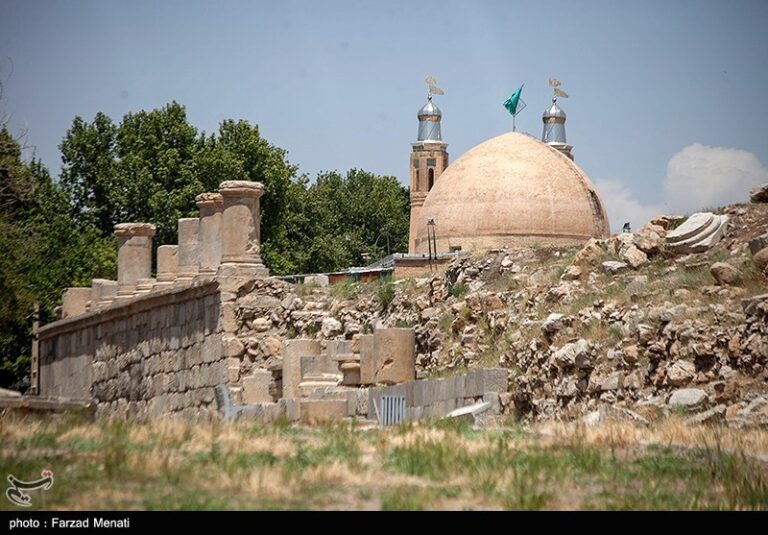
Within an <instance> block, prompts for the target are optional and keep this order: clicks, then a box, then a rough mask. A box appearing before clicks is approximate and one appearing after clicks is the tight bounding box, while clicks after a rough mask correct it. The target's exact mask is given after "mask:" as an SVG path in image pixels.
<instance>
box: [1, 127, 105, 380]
mask: <svg viewBox="0 0 768 535" xmlns="http://www.w3.org/2000/svg"><path fill="white" fill-rule="evenodd" d="M68 202H69V199H68V197H67V194H66V192H65V191H63V190H62V188H60V187H59V186H58V185H57V184H56V183H54V182H53V180H51V177H50V175H49V173H48V172H47V170H46V169H45V168H44V167H43V166H42V164H41V163H40V162H39V161H34V160H33V161H32V162H30V163H29V164H27V163H24V162H23V161H22V159H21V150H20V148H19V145H18V143H17V142H16V141H15V140H14V139H13V138H12V137H11V135H10V134H9V133H8V131H7V130H5V129H2V130H0V206H1V207H2V210H0V251H2V252H3V254H2V255H0V385H4V386H15V387H22V388H23V387H24V386H25V385H24V384H23V382H21V379H22V378H23V377H24V375H25V374H26V373H28V365H29V356H30V350H31V341H32V340H31V330H30V327H31V324H30V321H29V315H30V313H31V312H32V311H33V309H34V305H35V303H39V304H40V305H41V313H42V319H43V320H44V321H45V320H50V319H52V318H53V309H54V307H55V306H56V305H57V304H58V303H59V302H60V297H61V292H62V290H63V289H64V288H66V287H68V286H78V285H89V284H90V280H91V278H93V277H110V278H113V277H114V275H115V256H116V252H115V244H114V241H113V240H112V239H111V238H109V239H105V238H102V237H101V236H100V234H99V232H98V230H97V229H96V228H95V227H93V226H91V225H90V224H89V223H78V222H77V221H75V220H74V219H72V218H71V217H70V215H69V213H68V212H67V211H66V210H63V209H62V207H66V206H67V204H68Z"/></svg>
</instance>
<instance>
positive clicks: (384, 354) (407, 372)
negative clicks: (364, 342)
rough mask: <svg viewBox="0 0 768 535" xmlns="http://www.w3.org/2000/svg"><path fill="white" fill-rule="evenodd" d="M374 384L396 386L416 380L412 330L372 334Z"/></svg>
mask: <svg viewBox="0 0 768 535" xmlns="http://www.w3.org/2000/svg"><path fill="white" fill-rule="evenodd" d="M373 336H374V353H375V361H374V382H375V383H385V384H397V383H403V382H406V381H413V380H414V379H415V378H416V336H415V333H414V330H413V329H401V328H390V329H378V330H376V331H375V332H374V334H373Z"/></svg>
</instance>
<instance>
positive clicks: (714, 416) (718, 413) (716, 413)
mask: <svg viewBox="0 0 768 535" xmlns="http://www.w3.org/2000/svg"><path fill="white" fill-rule="evenodd" d="M726 410H727V407H726V406H725V405H722V404H720V405H717V406H715V407H712V408H711V409H709V410H706V411H704V412H700V413H699V414H694V415H693V416H691V417H690V418H688V419H687V420H686V421H685V423H687V424H688V425H701V424H713V423H718V422H722V421H724V420H725V412H726Z"/></svg>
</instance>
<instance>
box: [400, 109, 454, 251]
mask: <svg viewBox="0 0 768 535" xmlns="http://www.w3.org/2000/svg"><path fill="white" fill-rule="evenodd" d="M418 117H419V135H418V137H417V141H416V143H412V144H411V145H412V146H413V151H412V152H411V165H410V169H411V184H410V189H411V226H410V231H409V233H408V252H409V253H415V252H416V233H417V231H418V229H419V226H423V225H426V224H427V222H426V220H424V221H422V218H421V207H422V206H423V205H424V200H425V199H426V198H427V194H428V193H429V190H431V189H432V187H433V186H434V185H435V183H436V182H437V179H438V178H439V177H440V175H441V174H442V172H443V171H445V168H446V167H448V151H447V150H446V149H447V148H448V144H447V143H443V139H442V136H441V134H440V119H442V114H441V113H440V110H439V109H438V107H437V106H435V104H434V103H433V102H432V95H431V94H430V95H429V96H428V97H427V103H426V104H424V106H423V107H422V108H421V109H420V110H419V114H418Z"/></svg>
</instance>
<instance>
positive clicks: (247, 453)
mask: <svg viewBox="0 0 768 535" xmlns="http://www.w3.org/2000/svg"><path fill="white" fill-rule="evenodd" d="M0 440H2V450H1V451H2V454H1V455H0V471H2V472H3V474H6V475H7V474H8V473H13V474H14V475H16V476H17V477H22V478H24V477H27V478H29V477H33V476H34V475H35V474H37V473H39V471H40V470H41V469H42V468H46V467H47V468H51V469H52V470H53V471H54V474H55V477H56V483H55V485H54V487H53V488H52V489H51V490H50V491H47V492H45V493H40V492H39V491H38V494H35V495H34V496H33V504H34V505H35V506H36V507H40V508H53V509H464V508H470V509H585V508H586V509H589V508H598V509H698V508H716V509H765V508H767V507H768V472H767V470H766V459H768V431H766V430H760V429H752V430H732V429H727V428H719V427H709V428H699V427H689V426H687V425H685V424H684V423H683V422H682V420H680V419H677V418H669V419H666V420H662V421H660V422H658V423H655V424H653V425H652V426H649V427H641V426H634V425H631V424H628V423H621V422H618V423H610V424H606V425H602V426H600V427H595V428H586V427H584V426H580V425H574V424H548V425H543V424H542V425H537V426H533V427H531V428H528V429H522V428H517V427H514V426H512V427H496V428H487V429H473V428H471V427H470V426H468V425H467V424H466V423H462V422H456V421H450V422H436V423H433V424H425V425H418V426H403V427H400V428H390V429H373V430H367V431H366V430H358V429H356V428H354V427H353V426H350V425H343V426H331V427H323V428H300V427H289V426H285V425H275V426H259V425H252V424H250V425H249V424H246V423H239V424H234V425H224V424H221V423H218V422H213V423H211V422H208V423H187V422H179V421H159V422H151V423H140V422H136V423H123V422H107V421H103V422H102V421H100V422H95V423H89V422H83V421H78V420H77V419H75V418H72V417H56V418H48V419H36V418H21V419H17V418H11V417H4V418H2V419H0ZM1 503H2V505H0V508H2V509H10V508H12V507H13V506H12V505H11V504H10V503H8V502H5V501H3V502H1Z"/></svg>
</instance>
